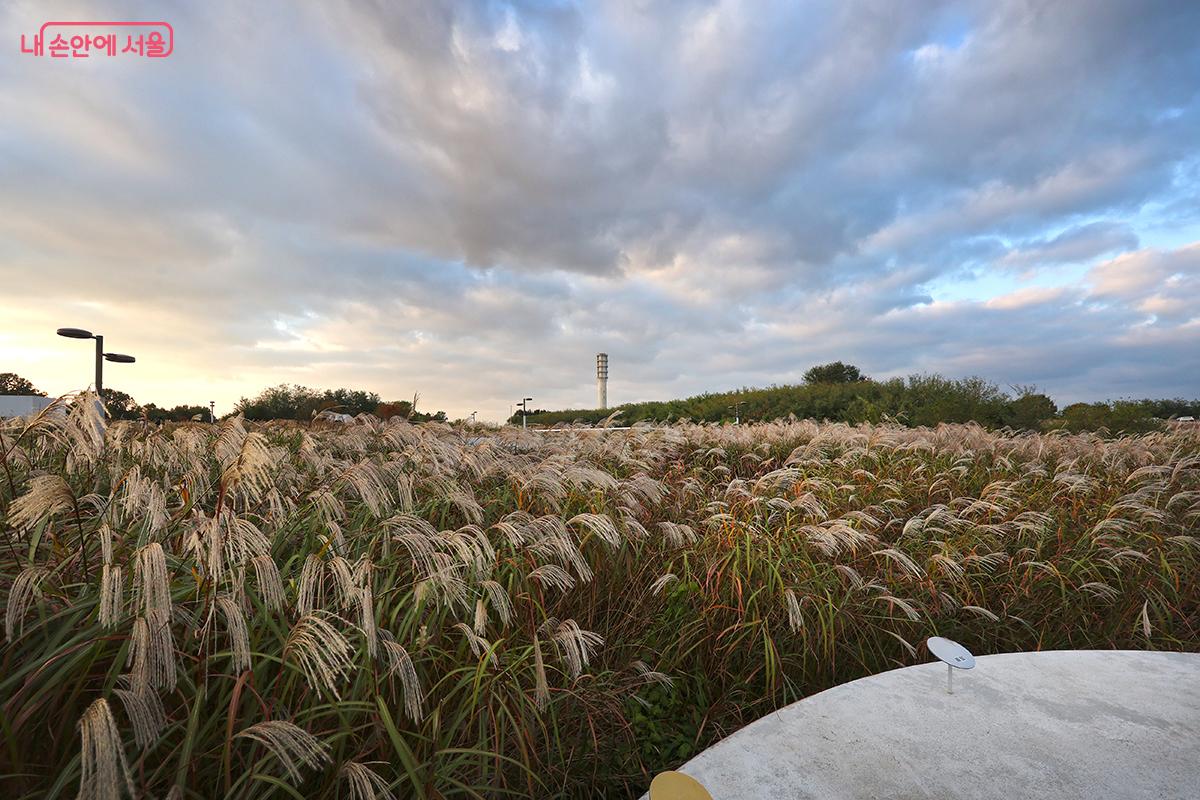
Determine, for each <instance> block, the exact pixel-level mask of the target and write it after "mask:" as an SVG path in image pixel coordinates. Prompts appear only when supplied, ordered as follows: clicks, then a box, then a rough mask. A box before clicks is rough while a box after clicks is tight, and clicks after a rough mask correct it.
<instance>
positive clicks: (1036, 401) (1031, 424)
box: [1004, 387, 1058, 431]
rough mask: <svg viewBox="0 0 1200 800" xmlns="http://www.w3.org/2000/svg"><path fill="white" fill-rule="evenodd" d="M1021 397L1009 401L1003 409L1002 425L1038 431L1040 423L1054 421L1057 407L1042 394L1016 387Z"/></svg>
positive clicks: (1040, 426)
mask: <svg viewBox="0 0 1200 800" xmlns="http://www.w3.org/2000/svg"><path fill="white" fill-rule="evenodd" d="M1018 391H1020V392H1021V395H1020V396H1019V397H1017V398H1016V399H1014V400H1010V401H1009V402H1008V404H1007V406H1006V407H1005V409H1004V424H1006V425H1008V426H1009V427H1010V428H1021V429H1024V430H1032V431H1036V430H1040V429H1041V428H1042V423H1044V422H1047V421H1049V420H1052V419H1054V415H1055V414H1056V413H1058V406H1056V405H1055V404H1054V401H1053V400H1051V399H1050V398H1049V397H1047V396H1046V395H1044V394H1041V393H1039V392H1035V391H1033V390H1032V389H1025V388H1022V387H1018Z"/></svg>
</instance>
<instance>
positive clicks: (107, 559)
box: [96, 522, 113, 564]
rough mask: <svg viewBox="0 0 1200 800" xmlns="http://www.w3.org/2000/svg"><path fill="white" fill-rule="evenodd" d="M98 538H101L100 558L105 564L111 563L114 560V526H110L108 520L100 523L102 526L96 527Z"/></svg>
mask: <svg viewBox="0 0 1200 800" xmlns="http://www.w3.org/2000/svg"><path fill="white" fill-rule="evenodd" d="M96 538H97V539H99V540H100V558H101V561H102V562H103V563H105V564H111V563H112V560H113V549H112V546H113V532H112V528H110V527H108V523H107V522H102V523H100V527H99V528H97V529H96Z"/></svg>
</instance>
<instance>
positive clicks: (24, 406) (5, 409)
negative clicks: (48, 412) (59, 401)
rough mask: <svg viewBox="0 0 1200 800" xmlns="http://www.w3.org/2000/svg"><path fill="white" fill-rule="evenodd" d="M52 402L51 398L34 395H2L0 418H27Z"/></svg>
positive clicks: (0, 397)
mask: <svg viewBox="0 0 1200 800" xmlns="http://www.w3.org/2000/svg"><path fill="white" fill-rule="evenodd" d="M53 402H54V398H53V397H42V396H41V395H36V394H2V395H0V418H3V417H27V416H29V415H30V414H36V413H38V412H39V411H41V410H42V409H43V408H45V407H46V406H48V405H50V404H51V403H53Z"/></svg>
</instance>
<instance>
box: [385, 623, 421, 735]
mask: <svg viewBox="0 0 1200 800" xmlns="http://www.w3.org/2000/svg"><path fill="white" fill-rule="evenodd" d="M379 637H380V640H381V641H382V642H383V652H384V655H385V656H386V657H387V661H388V671H387V674H388V675H399V676H400V686H401V688H403V689H404V713H405V714H407V715H408V718H409V719H411V720H412V721H413V722H420V721H421V717H422V716H424V709H423V700H422V692H421V683H420V681H419V680H418V679H417V670H416V667H414V666H413V661H412V658H410V657H409V655H408V650H406V649H404V645H402V644H400V643H399V642H397V641H396V639H395V637H394V636H392V633H391V631H386V630H381V631H380V632H379Z"/></svg>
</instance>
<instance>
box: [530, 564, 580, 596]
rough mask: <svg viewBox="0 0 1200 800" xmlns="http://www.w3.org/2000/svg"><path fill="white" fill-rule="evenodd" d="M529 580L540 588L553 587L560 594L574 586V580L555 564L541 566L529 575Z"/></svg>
mask: <svg viewBox="0 0 1200 800" xmlns="http://www.w3.org/2000/svg"><path fill="white" fill-rule="evenodd" d="M529 577H530V579H531V580H535V581H537V582H538V583H540V584H541V585H542V586H553V587H554V588H556V589H558V590H559V591H562V592H567V591H569V590H570V589H571V587H572V586H574V585H575V578H574V577H573V576H572V575H571V573H569V572H567V571H566V570H565V569H563V568H562V567H560V566H558V565H557V564H543V565H542V566H540V567H538V568H537V569H535V570H533V571H532V572H530V573H529Z"/></svg>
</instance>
